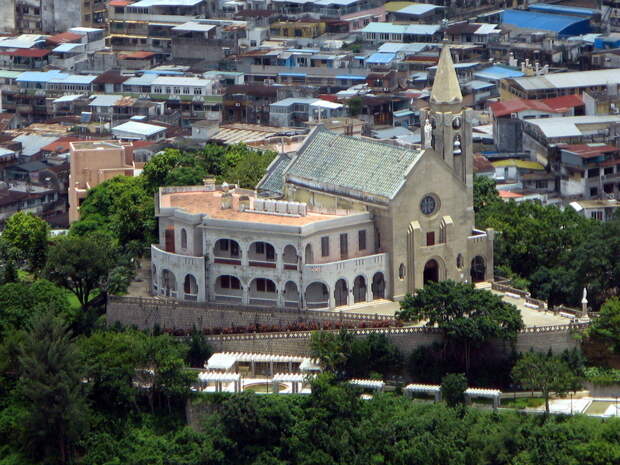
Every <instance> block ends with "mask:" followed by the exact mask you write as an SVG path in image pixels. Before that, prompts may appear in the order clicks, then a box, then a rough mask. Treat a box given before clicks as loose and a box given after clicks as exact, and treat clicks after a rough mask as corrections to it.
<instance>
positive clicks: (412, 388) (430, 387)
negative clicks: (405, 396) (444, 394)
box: [405, 384, 441, 394]
mask: <svg viewBox="0 0 620 465" xmlns="http://www.w3.org/2000/svg"><path fill="white" fill-rule="evenodd" d="M405 391H409V392H427V393H430V394H435V393H437V392H440V391H441V386H438V385H435V384H408V385H407V386H405Z"/></svg>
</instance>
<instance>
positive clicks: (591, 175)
mask: <svg viewBox="0 0 620 465" xmlns="http://www.w3.org/2000/svg"><path fill="white" fill-rule="evenodd" d="M599 174H600V170H599V169H598V168H590V169H589V170H588V177H589V178H595V177H596V176H598V175H599Z"/></svg>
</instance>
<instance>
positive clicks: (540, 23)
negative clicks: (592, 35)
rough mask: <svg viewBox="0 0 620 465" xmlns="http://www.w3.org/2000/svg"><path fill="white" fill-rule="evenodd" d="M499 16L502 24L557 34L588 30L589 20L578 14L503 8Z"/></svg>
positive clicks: (580, 32) (581, 32) (583, 32)
mask: <svg viewBox="0 0 620 465" xmlns="http://www.w3.org/2000/svg"><path fill="white" fill-rule="evenodd" d="M501 17H502V24H507V25H510V26H515V27H519V28H522V29H535V30H540V31H551V32H556V33H558V34H585V33H587V32H590V24H589V21H588V20H587V19H584V18H581V17H578V16H564V15H556V14H546V13H538V12H535V11H523V10H504V11H503V12H502V15H501Z"/></svg>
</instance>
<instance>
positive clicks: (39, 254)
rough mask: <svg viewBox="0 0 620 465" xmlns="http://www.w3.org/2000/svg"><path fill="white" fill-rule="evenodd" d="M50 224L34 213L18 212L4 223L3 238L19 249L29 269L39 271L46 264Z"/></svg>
mask: <svg viewBox="0 0 620 465" xmlns="http://www.w3.org/2000/svg"><path fill="white" fill-rule="evenodd" d="M48 235H49V226H48V224H47V223H46V222H45V221H44V220H42V219H41V218H39V217H38V216H35V215H33V214H32V213H24V212H17V213H15V214H14V215H12V216H11V217H10V218H9V219H8V220H6V223H5V225H4V231H2V240H3V241H6V242H7V243H8V244H9V246H10V247H12V248H14V249H15V250H18V251H19V255H20V256H21V258H22V259H23V260H24V261H25V262H26V263H27V265H28V269H29V270H30V271H33V272H34V273H38V272H40V271H41V269H42V268H43V267H44V266H45V257H46V254H47V240H48Z"/></svg>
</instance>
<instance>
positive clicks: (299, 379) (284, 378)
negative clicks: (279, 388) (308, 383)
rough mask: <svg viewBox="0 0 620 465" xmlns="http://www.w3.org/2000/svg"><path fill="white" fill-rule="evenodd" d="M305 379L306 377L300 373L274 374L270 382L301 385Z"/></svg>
mask: <svg viewBox="0 0 620 465" xmlns="http://www.w3.org/2000/svg"><path fill="white" fill-rule="evenodd" d="M306 378H307V375H302V374H301V373H276V374H275V375H273V378H272V381H276V382H278V383H303V382H304V381H305V380H306Z"/></svg>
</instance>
